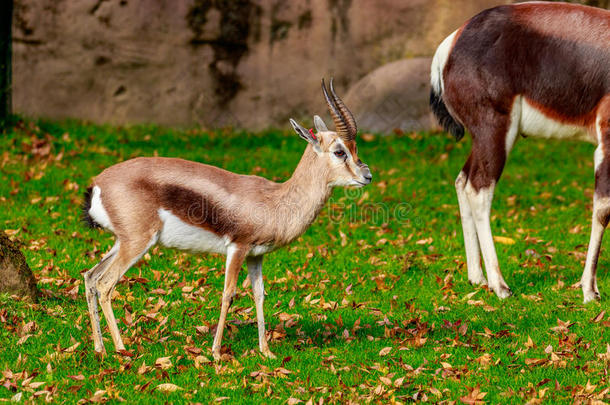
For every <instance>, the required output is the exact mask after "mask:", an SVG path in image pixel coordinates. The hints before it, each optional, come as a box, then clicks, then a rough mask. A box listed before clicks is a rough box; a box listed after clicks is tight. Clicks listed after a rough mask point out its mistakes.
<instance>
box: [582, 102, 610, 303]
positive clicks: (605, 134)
mask: <svg viewBox="0 0 610 405" xmlns="http://www.w3.org/2000/svg"><path fill="white" fill-rule="evenodd" d="M595 129H596V133H597V139H598V146H597V149H596V150H595V194H594V196H593V218H592V220H591V239H590V241H589V248H588V250H587V261H586V262H585V269H584V271H583V273H582V278H581V284H582V292H583V296H584V302H585V303H587V302H589V301H593V300H599V299H600V298H601V297H600V295H599V290H598V288H597V260H598V258H599V251H600V248H601V244H602V238H603V236H604V230H605V229H606V226H607V225H608V221H609V220H610V97H608V98H606V101H605V102H602V104H601V105H600V108H599V110H598V115H597V120H596V126H595Z"/></svg>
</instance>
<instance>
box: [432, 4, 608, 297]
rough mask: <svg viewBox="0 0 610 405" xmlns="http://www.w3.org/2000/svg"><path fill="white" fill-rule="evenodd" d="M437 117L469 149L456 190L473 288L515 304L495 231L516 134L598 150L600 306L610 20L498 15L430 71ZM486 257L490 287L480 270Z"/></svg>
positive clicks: (487, 14) (475, 24)
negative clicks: (494, 210) (498, 190)
mask: <svg viewBox="0 0 610 405" xmlns="http://www.w3.org/2000/svg"><path fill="white" fill-rule="evenodd" d="M431 82H432V94H431V98H430V102H431V105H432V108H433V110H434V112H435V114H436V115H437V117H438V118H439V120H440V121H441V123H442V124H443V126H444V127H445V129H446V130H447V131H449V132H451V133H452V134H453V135H455V137H456V138H457V139H458V140H459V139H460V138H461V137H462V136H463V135H464V127H466V128H468V130H469V131H470V133H471V135H472V150H471V152H470V156H469V157H468V160H467V161H466V164H465V165H464V168H463V169H462V171H461V172H460V174H459V176H458V177H457V180H456V182H455V186H456V189H457V195H458V203H459V207H460V214H461V218H462V228H463V231H464V244H465V247H466V262H467V266H468V279H469V280H470V282H472V283H474V284H486V283H489V287H490V289H492V290H493V291H494V292H495V293H496V294H497V295H498V296H499V297H500V298H505V297H508V296H509V295H510V293H511V292H510V289H509V288H508V286H507V284H506V282H505V281H504V278H503V277H502V274H501V272H500V268H499V266H498V258H497V256H496V251H495V248H494V242H493V238H492V234H491V227H490V222H489V217H490V210H491V201H492V198H493V193H494V188H495V185H496V183H497V181H498V179H499V178H500V175H501V174H502V170H503V168H504V164H505V162H506V159H507V158H508V154H509V153H510V151H511V149H512V147H513V144H514V143H515V140H516V139H517V136H518V135H519V134H523V135H530V136H540V137H544V138H571V139H582V140H587V141H590V142H593V143H594V144H597V145H598V147H597V149H596V151H595V196H594V198H593V219H592V229H591V239H590V242H589V249H588V252H587V260H586V263H585V268H584V272H583V275H582V279H581V281H582V290H583V294H584V301H585V302H587V301H590V300H593V299H599V291H598V289H597V281H596V275H595V274H596V268H597V259H598V256H599V250H600V246H601V241H602V235H603V233H604V229H605V227H606V225H607V224H608V221H609V220H610V11H607V10H603V9H598V8H593V7H585V6H581V5H575V4H566V3H545V2H532V3H521V4H514V5H506V6H500V7H496V8H492V9H489V10H485V11H483V12H481V13H480V14H478V15H477V16H475V17H473V18H472V19H471V20H470V21H468V22H467V23H466V24H464V25H463V26H462V27H461V28H459V29H458V30H457V31H455V32H454V33H453V34H451V35H450V36H449V37H447V38H446V39H445V40H444V41H443V42H442V43H441V45H440V46H439V47H438V49H437V51H436V54H435V56H434V59H433V62H432V80H431ZM481 251H482V253H483V261H484V262H485V268H486V270H487V279H485V276H484V275H483V272H482V269H481V257H480V254H481Z"/></svg>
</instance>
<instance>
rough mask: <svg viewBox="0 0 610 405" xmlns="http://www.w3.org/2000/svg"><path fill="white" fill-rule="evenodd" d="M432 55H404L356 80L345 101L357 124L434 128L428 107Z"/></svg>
mask: <svg viewBox="0 0 610 405" xmlns="http://www.w3.org/2000/svg"><path fill="white" fill-rule="evenodd" d="M431 63H432V59H431V58H413V59H403V60H399V61H396V62H392V63H388V64H386V65H383V66H381V67H379V68H377V69H375V70H373V71H372V72H371V73H369V74H368V75H366V76H365V77H363V78H362V79H360V80H359V81H358V82H356V83H355V84H354V85H353V86H352V87H351V88H350V90H349V92H348V93H347V95H346V97H345V103H346V104H347V105H348V106H349V107H350V109H351V111H352V113H354V116H355V117H356V122H357V123H358V127H359V128H360V129H362V130H368V131H374V132H386V133H387V132H391V131H392V130H393V129H395V128H400V129H401V130H403V131H422V130H431V129H437V128H438V125H437V124H436V121H435V119H434V117H433V115H432V113H431V112H430V109H429V108H428V100H429V97H430V64H431Z"/></svg>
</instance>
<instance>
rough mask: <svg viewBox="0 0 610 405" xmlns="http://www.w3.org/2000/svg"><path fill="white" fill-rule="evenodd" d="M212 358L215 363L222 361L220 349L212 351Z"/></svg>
mask: <svg viewBox="0 0 610 405" xmlns="http://www.w3.org/2000/svg"><path fill="white" fill-rule="evenodd" d="M212 357H214V361H220V359H221V358H222V356H221V355H220V349H219V350H212Z"/></svg>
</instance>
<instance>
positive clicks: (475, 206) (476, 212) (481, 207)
mask: <svg viewBox="0 0 610 405" xmlns="http://www.w3.org/2000/svg"><path fill="white" fill-rule="evenodd" d="M494 186H495V183H492V184H491V185H490V186H489V187H485V188H481V189H479V190H478V191H477V190H475V189H474V188H473V187H472V185H471V184H470V182H468V183H467V184H466V189H465V190H466V195H467V196H468V201H469V203H470V208H471V209H472V214H473V218H474V222H475V225H476V229H477V235H478V237H479V245H480V246H481V252H482V253H483V261H484V262H485V270H486V271H487V282H488V283H489V288H491V289H492V290H493V291H494V292H495V293H496V295H497V296H498V297H499V298H507V297H509V296H510V295H511V294H512V293H511V291H510V288H508V285H507V284H506V282H505V281H504V277H502V273H501V272H500V265H499V264H498V256H497V255H496V248H495V246H494V241H493V236H492V233H491V225H490V223H489V217H490V214H491V202H492V200H493V194H494Z"/></svg>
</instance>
